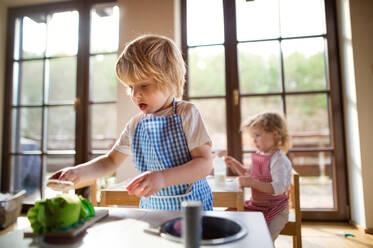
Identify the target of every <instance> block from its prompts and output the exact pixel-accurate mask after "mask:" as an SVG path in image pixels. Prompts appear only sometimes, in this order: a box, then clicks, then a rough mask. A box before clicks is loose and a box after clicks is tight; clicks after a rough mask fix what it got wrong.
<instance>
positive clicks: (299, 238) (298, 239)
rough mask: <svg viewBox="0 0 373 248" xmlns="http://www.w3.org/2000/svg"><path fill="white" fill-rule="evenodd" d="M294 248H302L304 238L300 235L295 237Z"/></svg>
mask: <svg viewBox="0 0 373 248" xmlns="http://www.w3.org/2000/svg"><path fill="white" fill-rule="evenodd" d="M292 238H293V248H302V236H301V235H300V234H299V233H298V234H297V235H293V236H292Z"/></svg>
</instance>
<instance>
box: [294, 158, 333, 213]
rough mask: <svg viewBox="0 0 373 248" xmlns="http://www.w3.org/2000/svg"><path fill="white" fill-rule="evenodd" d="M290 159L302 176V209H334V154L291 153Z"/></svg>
mask: <svg viewBox="0 0 373 248" xmlns="http://www.w3.org/2000/svg"><path fill="white" fill-rule="evenodd" d="M289 158H290V159H291V161H292V164H293V167H294V169H295V170H296V171H297V172H298V173H299V175H300V205H301V207H302V208H334V197H333V169H332V168H333V165H332V154H331V153H330V152H296V153H295V152H290V153H289ZM315 196H317V197H315Z"/></svg>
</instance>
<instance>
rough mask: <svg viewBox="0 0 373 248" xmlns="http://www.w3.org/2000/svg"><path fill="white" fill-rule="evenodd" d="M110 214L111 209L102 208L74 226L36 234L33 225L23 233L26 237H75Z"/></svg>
mask: <svg viewBox="0 0 373 248" xmlns="http://www.w3.org/2000/svg"><path fill="white" fill-rule="evenodd" d="M108 215H109V211H108V210H107V209H100V210H96V213H95V216H93V217H89V218H88V219H86V220H84V221H79V222H77V223H75V224H73V225H72V226H70V227H68V228H64V229H61V230H59V231H56V232H51V233H46V234H43V235H37V234H35V233H34V232H33V231H32V229H31V227H30V228H28V229H26V230H25V232H24V233H23V237H24V238H33V237H37V236H43V237H51V238H52V237H57V238H62V237H63V238H74V237H76V236H77V235H79V234H80V233H82V232H83V231H84V230H85V229H87V228H88V227H90V226H92V225H93V224H94V223H96V222H98V221H100V220H102V219H103V218H105V217H106V216H108Z"/></svg>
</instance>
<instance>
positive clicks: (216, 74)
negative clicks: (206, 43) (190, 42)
mask: <svg viewBox="0 0 373 248" xmlns="http://www.w3.org/2000/svg"><path fill="white" fill-rule="evenodd" d="M224 60H225V59H224V47H223V46H212V47H199V48H191V49H189V96H191V97H193V96H224V95H225V62H224Z"/></svg>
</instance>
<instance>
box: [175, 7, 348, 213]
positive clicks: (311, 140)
mask: <svg viewBox="0 0 373 248" xmlns="http://www.w3.org/2000/svg"><path fill="white" fill-rule="evenodd" d="M182 3H183V5H182V6H183V17H184V20H183V37H184V38H183V53H184V54H185V58H186V61H187V63H188V83H187V90H186V93H185V98H186V99H189V100H190V101H191V102H193V103H195V104H196V105H197V107H199V109H200V110H201V113H202V115H203V117H204V119H205V121H206V124H207V126H208V129H209V132H210V135H211V137H212V139H213V141H214V145H215V147H214V149H218V150H221V149H223V150H227V151H228V153H229V154H230V155H232V156H234V157H236V158H238V159H241V161H243V162H244V163H247V164H250V154H251V153H252V152H253V151H254V150H253V149H252V148H251V147H252V146H251V145H250V143H249V142H248V140H249V139H248V137H247V134H246V133H241V132H240V131H239V130H240V124H241V123H242V121H244V120H245V119H246V118H248V117H249V116H252V115H254V114H257V113H260V112H263V111H275V112H280V113H283V114H284V115H285V116H286V118H287V121H288V125H289V131H290V134H291V138H292V143H293V147H292V149H290V151H289V153H288V156H289V158H290V159H291V160H292V163H293V167H294V168H295V169H296V170H297V171H298V173H300V176H301V206H302V209H303V212H304V213H303V216H304V217H305V218H318V219H345V218H347V214H346V210H345V206H346V204H347V203H346V197H347V196H346V182H345V179H344V178H345V166H346V165H345V162H344V154H343V149H344V141H343V138H342V137H343V130H342V128H341V127H342V126H343V125H342V123H343V122H342V118H341V113H342V107H341V102H340V92H339V87H340V85H339V84H340V82H339V78H338V64H336V63H335V61H337V56H336V52H335V51H336V38H335V37H336V34H335V17H334V16H335V13H334V11H335V6H334V5H333V4H332V3H329V2H328V1H325V2H324V1H322V0H313V1H309V0H304V1H290V0H260V1H258V0H254V1H244V0H236V1H229V0H208V1H207V0H206V1H203V2H201V1H198V0H184V1H183V2H182ZM205 9H209V11H208V12H206V11H204V10H205ZM330 61H333V62H334V63H331V62H330ZM332 110H333V111H332Z"/></svg>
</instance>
